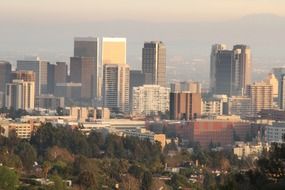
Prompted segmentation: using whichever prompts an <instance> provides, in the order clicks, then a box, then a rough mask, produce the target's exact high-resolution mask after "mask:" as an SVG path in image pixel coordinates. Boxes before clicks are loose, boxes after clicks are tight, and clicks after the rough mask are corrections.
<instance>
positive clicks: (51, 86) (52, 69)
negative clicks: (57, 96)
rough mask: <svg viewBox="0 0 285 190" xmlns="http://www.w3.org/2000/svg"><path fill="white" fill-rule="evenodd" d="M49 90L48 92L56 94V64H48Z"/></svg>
mask: <svg viewBox="0 0 285 190" xmlns="http://www.w3.org/2000/svg"><path fill="white" fill-rule="evenodd" d="M47 78H48V82H47V84H48V92H47V94H54V87H55V81H54V78H55V65H54V64H50V63H49V64H48V76H47Z"/></svg>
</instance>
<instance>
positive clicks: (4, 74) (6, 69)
mask: <svg viewBox="0 0 285 190" xmlns="http://www.w3.org/2000/svg"><path fill="white" fill-rule="evenodd" d="M11 70H12V66H11V64H10V63H9V62H7V61H0V94H1V96H0V106H1V107H3V106H4V102H5V96H4V94H5V90H6V84H7V83H8V82H10V73H11Z"/></svg>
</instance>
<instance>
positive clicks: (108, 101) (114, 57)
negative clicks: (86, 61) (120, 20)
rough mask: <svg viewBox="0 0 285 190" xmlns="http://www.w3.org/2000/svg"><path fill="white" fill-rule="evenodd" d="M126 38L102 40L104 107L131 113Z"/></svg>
mask: <svg viewBox="0 0 285 190" xmlns="http://www.w3.org/2000/svg"><path fill="white" fill-rule="evenodd" d="M126 47H127V45H126V38H103V39H102V64H103V105H104V106H105V107H108V108H110V109H112V110H113V111H121V112H124V113H128V112H129V86H130V83H129V82H130V68H129V65H127V63H126V52H127V50H126Z"/></svg>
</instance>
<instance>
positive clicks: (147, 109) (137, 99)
mask: <svg viewBox="0 0 285 190" xmlns="http://www.w3.org/2000/svg"><path fill="white" fill-rule="evenodd" d="M169 93H170V89H169V88H166V87H162V86H159V85H143V86H139V87H134V88H133V106H132V108H133V109H132V114H133V115H136V116H148V115H151V114H154V115H157V114H158V113H165V112H167V111H169Z"/></svg>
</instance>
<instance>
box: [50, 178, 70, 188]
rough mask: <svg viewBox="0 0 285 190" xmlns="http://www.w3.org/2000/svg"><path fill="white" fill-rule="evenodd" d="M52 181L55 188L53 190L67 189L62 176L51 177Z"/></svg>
mask: <svg viewBox="0 0 285 190" xmlns="http://www.w3.org/2000/svg"><path fill="white" fill-rule="evenodd" d="M51 180H52V181H53V182H54V186H53V187H52V189H51V190H66V189H67V187H66V185H65V183H64V182H63V180H62V179H61V177H60V176H58V175H54V176H52V177H51Z"/></svg>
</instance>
